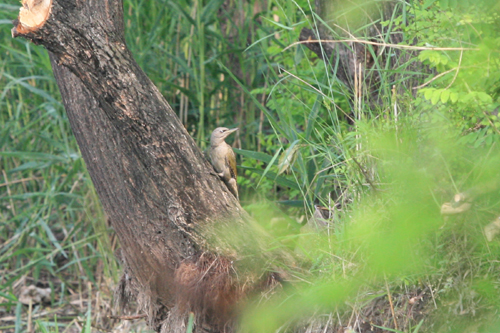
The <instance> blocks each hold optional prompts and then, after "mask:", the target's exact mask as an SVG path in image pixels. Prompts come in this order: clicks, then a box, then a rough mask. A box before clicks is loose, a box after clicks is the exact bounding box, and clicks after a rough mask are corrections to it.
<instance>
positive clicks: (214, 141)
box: [210, 127, 238, 146]
mask: <svg viewBox="0 0 500 333" xmlns="http://www.w3.org/2000/svg"><path fill="white" fill-rule="evenodd" d="M237 130H238V128H233V129H229V128H226V127H217V128H216V129H214V131H213V132H212V136H211V137H210V145H211V146H216V145H218V144H220V143H222V142H223V141H224V139H225V138H226V137H227V136H228V135H229V134H231V133H233V132H236V131H237Z"/></svg>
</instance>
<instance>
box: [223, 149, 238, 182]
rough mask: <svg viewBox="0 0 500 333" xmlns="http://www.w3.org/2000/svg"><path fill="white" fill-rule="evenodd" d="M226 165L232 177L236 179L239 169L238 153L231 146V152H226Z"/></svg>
mask: <svg viewBox="0 0 500 333" xmlns="http://www.w3.org/2000/svg"><path fill="white" fill-rule="evenodd" d="M226 165H227V166H228V167H229V171H230V172H231V178H234V179H236V177H237V176H238V171H236V155H235V154H234V151H233V149H232V148H231V147H229V152H228V153H227V154H226Z"/></svg>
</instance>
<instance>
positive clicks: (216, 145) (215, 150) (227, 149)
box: [210, 127, 239, 200]
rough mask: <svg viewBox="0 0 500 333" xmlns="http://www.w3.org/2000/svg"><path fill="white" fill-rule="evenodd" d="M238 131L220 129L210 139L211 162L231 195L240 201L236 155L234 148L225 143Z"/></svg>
mask: <svg viewBox="0 0 500 333" xmlns="http://www.w3.org/2000/svg"><path fill="white" fill-rule="evenodd" d="M237 130H238V129H237V128H233V129H229V128H225V127H218V128H216V129H215V130H214V131H213V132H212V136H211V137H210V160H211V161H212V165H213V167H214V169H215V171H216V172H217V174H218V175H219V177H221V178H222V180H223V181H224V183H226V185H227V187H228V188H229V190H230V191H231V193H233V194H234V196H235V197H236V199H238V200H239V197H238V186H237V185H236V176H237V173H236V155H235V154H234V151H233V148H231V146H230V145H228V144H227V143H226V141H224V139H225V138H226V137H227V136H228V135H229V134H231V133H233V132H236V131H237Z"/></svg>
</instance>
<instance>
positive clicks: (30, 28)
mask: <svg viewBox="0 0 500 333" xmlns="http://www.w3.org/2000/svg"><path fill="white" fill-rule="evenodd" d="M122 6H123V5H122V1H121V0H93V1H79V0H24V1H23V8H22V9H21V10H20V15H19V18H18V19H17V20H16V21H15V22H14V25H15V27H14V28H13V29H12V34H13V36H14V37H17V36H21V37H24V38H27V39H29V40H31V41H32V42H34V43H35V44H41V45H43V46H45V47H46V48H47V50H48V51H49V53H50V58H51V62H52V66H53V70H54V74H55V77H56V80H57V83H58V85H59V88H60V91H61V95H62V98H63V102H64V106H65V108H66V111H67V114H68V118H69V121H70V124H71V127H72V129H73V132H74V135H75V137H76V139H77V142H78V145H79V147H80V150H81V152H82V156H83V158H84V160H85V163H86V164H87V168H88V170H89V174H90V176H91V178H92V181H93V183H94V185H95V188H96V190H97V193H98V195H99V198H100V200H101V203H102V205H103V207H104V210H105V212H106V214H107V215H108V218H109V220H110V222H111V225H112V227H113V228H114V229H115V231H116V233H117V235H118V237H119V240H120V243H121V247H122V252H123V257H124V261H125V263H126V267H127V269H128V270H129V271H128V272H127V275H126V277H127V278H126V279H124V281H132V282H133V283H134V284H136V285H138V286H139V289H140V290H141V295H140V296H141V297H140V298H141V299H142V300H143V303H142V306H143V308H144V310H145V311H147V314H148V316H149V320H150V323H151V325H152V326H153V327H154V328H155V329H156V330H157V331H161V330H162V331H164V332H167V331H168V332H177V331H179V332H185V328H183V325H184V323H185V320H186V314H187V313H189V312H190V311H193V312H195V314H196V323H197V327H198V328H197V329H196V330H195V331H198V330H199V331H201V330H202V327H204V328H207V329H210V330H212V331H221V330H225V329H229V328H228V327H230V324H228V323H229V322H230V321H231V318H232V316H233V313H232V308H233V306H234V303H236V302H237V301H238V299H239V296H240V295H241V289H240V287H239V285H238V282H237V280H236V279H233V278H232V275H231V274H232V273H230V272H232V271H233V270H234V269H233V267H232V266H233V260H234V259H235V255H227V256H223V255H220V253H218V254H216V253H214V252H207V251H208V250H209V244H208V243H207V242H206V239H207V238H208V237H211V236H214V235H209V236H207V235H206V233H204V234H203V235H202V234H201V232H200V231H199V230H200V229H201V228H203V231H204V232H206V231H207V230H211V229H213V228H211V226H213V225H214V223H215V222H217V225H221V224H222V225H224V224H226V225H232V224H235V225H242V222H244V221H245V220H247V219H248V217H247V215H246V213H245V212H244V211H243V210H242V209H241V207H240V206H239V203H238V202H237V200H236V199H235V198H234V196H233V195H232V194H231V193H230V192H229V191H228V189H227V188H226V186H225V185H224V183H223V182H222V181H221V180H220V179H219V178H218V176H217V175H215V174H214V172H213V169H212V167H211V165H210V164H209V163H208V162H207V161H206V159H205V158H204V157H203V155H202V153H201V151H200V150H199V149H198V147H197V146H196V145H195V142H194V141H193V140H192V138H191V137H190V136H189V134H188V133H187V131H186V130H185V129H184V127H183V126H182V124H181V122H180V121H179V119H178V118H177V116H176V115H175V113H174V112H173V111H172V109H171V108H170V106H169V105H168V103H167V102H166V101H165V99H164V98H163V96H162V95H161V94H160V92H159V91H158V90H157V88H156V87H155V86H154V85H153V83H152V82H151V81H150V80H149V79H148V77H147V76H146V75H145V74H144V72H143V71H142V70H141V69H140V68H139V66H138V65H137V63H136V62H135V61H134V59H133V57H132V55H131V53H130V52H129V50H128V48H127V46H126V45H125V41H124V35H123V7H122ZM224 327H225V328H224Z"/></svg>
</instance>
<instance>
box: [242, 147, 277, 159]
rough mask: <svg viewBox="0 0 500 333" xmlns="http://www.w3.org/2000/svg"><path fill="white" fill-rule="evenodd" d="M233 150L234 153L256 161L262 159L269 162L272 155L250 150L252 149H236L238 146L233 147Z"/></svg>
mask: <svg viewBox="0 0 500 333" xmlns="http://www.w3.org/2000/svg"><path fill="white" fill-rule="evenodd" d="M233 150H234V152H235V153H236V154H240V155H243V156H245V157H248V158H251V159H254V160H257V161H262V162H265V163H270V162H271V160H272V159H273V157H272V156H271V155H268V154H265V153H261V152H258V151H252V150H244V149H238V148H233Z"/></svg>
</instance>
